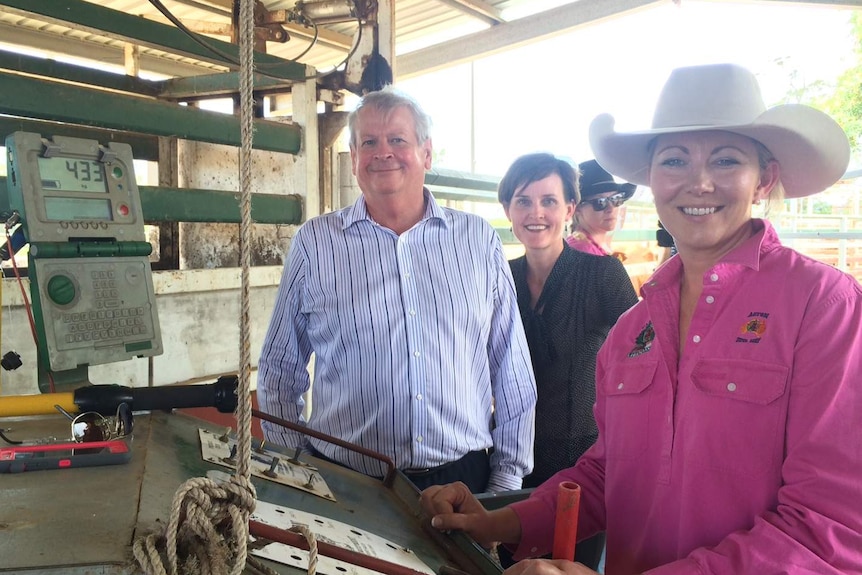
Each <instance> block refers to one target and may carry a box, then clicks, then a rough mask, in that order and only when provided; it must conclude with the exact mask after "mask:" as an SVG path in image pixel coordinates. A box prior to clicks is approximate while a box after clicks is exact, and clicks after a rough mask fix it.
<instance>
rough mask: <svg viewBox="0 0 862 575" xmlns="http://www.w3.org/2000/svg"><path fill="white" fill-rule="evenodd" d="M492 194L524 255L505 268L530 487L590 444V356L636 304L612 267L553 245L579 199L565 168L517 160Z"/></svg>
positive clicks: (612, 262) (541, 157)
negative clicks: (528, 359) (511, 287)
mask: <svg viewBox="0 0 862 575" xmlns="http://www.w3.org/2000/svg"><path fill="white" fill-rule="evenodd" d="M497 195H498V199H499V200H500V203H501V204H502V205H503V208H504V210H505V211H506V216H507V217H508V218H509V220H511V222H512V231H513V233H514V234H515V237H516V238H518V240H519V241H520V242H521V243H522V244H523V245H524V250H525V254H524V255H523V256H522V257H519V258H517V259H514V260H511V261H510V262H509V264H510V266H511V268H512V276H513V278H514V280H515V289H516V291H517V294H518V307H519V309H520V310H521V319H522V320H523V323H524V330H525V331H526V333H527V343H528V345H529V347H530V355H531V356H532V360H533V370H534V372H535V374H536V389H537V393H538V401H537V404H536V441H535V446H534V449H533V452H534V454H535V463H534V467H533V472H532V473H531V474H530V475H528V476H527V477H525V478H524V487H536V486H537V485H539V484H541V483H542V482H543V481H545V480H546V479H548V478H549V477H551V476H552V475H553V474H554V473H556V472H557V471H559V470H561V469H565V468H566V467H569V466H571V465H574V463H575V461H577V459H578V457H580V456H581V454H582V453H583V452H584V451H586V450H587V449H588V448H589V447H590V446H591V445H592V444H593V443H595V441H596V422H595V418H594V416H593V404H594V403H595V399H596V396H595V367H596V353H597V352H598V351H599V348H600V347H601V345H602V343H604V341H605V337H607V335H608V331H609V330H610V329H611V327H612V326H613V325H614V324H615V323H616V321H617V318H619V317H620V315H621V314H622V313H623V312H624V311H626V310H627V309H628V308H630V307H631V306H633V305H634V304H635V303H637V296H636V295H635V292H634V288H632V284H631V281H629V278H628V275H627V273H626V270H625V268H623V266H622V264H621V263H620V262H619V261H617V260H616V259H614V258H600V257H595V256H593V255H588V254H585V253H582V252H579V251H576V250H573V249H571V248H569V247H568V246H567V245H566V243H565V241H563V228H564V227H565V224H566V222H568V221H570V220H571V218H572V214H573V212H574V210H575V205H576V204H577V203H578V199H579V192H578V182H577V172H576V171H575V168H573V167H572V166H571V165H569V164H568V163H566V162H565V161H563V160H560V159H558V158H556V157H554V156H553V155H551V154H544V153H538V154H528V155H525V156H521V157H520V158H518V159H517V160H515V162H514V163H513V164H512V166H511V167H510V168H509V170H508V171H507V172H506V175H505V176H504V177H503V179H502V180H501V181H500V186H499V189H498V194H497Z"/></svg>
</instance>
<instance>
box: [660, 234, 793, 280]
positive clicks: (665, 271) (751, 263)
mask: <svg viewBox="0 0 862 575" xmlns="http://www.w3.org/2000/svg"><path fill="white" fill-rule="evenodd" d="M751 222H752V225H753V227H754V235H752V236H751V237H750V238H748V239H747V240H745V241H744V242H742V243H741V244H740V245H738V246H737V247H735V248H734V249H733V250H731V251H730V252H728V253H727V254H725V255H724V257H723V258H721V260H719V262H718V263H716V264H715V266H713V268H715V267H716V266H720V265H727V264H735V265H741V266H746V267H748V268H751V269H753V270H758V269H760V258H761V257H763V255H764V254H766V253H767V252H770V251H772V250H773V249H775V248H776V247H778V246H780V245H781V242H780V241H779V239H778V234H777V233H776V232H775V228H773V227H772V224H771V223H770V222H769V221H767V220H761V219H759V218H752V220H751ZM681 274H682V259H680V258H679V257H678V256H677V257H673V258H671V259H670V260H668V261H667V263H665V264H664V265H662V266H661V267H659V269H657V270H656V272H655V273H654V274H653V276H652V278H651V279H650V281H648V282H647V283H646V284H645V285H644V287H647V286H649V287H650V288H652V289H661V288H662V287H666V286H667V285H668V284H676V283H678V281H679V278H680V275H681ZM648 291H649V290H648Z"/></svg>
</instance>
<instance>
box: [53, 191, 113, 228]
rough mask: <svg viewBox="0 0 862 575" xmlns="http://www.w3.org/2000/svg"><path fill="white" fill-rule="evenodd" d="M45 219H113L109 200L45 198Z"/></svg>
mask: <svg viewBox="0 0 862 575" xmlns="http://www.w3.org/2000/svg"><path fill="white" fill-rule="evenodd" d="M45 217H46V218H48V219H49V220H54V221H61V222H62V221H70V220H108V221H111V220H113V219H114V217H113V214H112V213H111V202H110V201H109V200H96V199H92V200H91V199H90V198H62V197H61V198H58V197H54V196H47V197H45Z"/></svg>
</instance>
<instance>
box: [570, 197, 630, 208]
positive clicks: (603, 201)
mask: <svg viewBox="0 0 862 575" xmlns="http://www.w3.org/2000/svg"><path fill="white" fill-rule="evenodd" d="M627 199H628V198H627V197H626V195H625V194H622V193H620V194H614V195H612V196H608V197H606V198H593V199H591V200H583V201H582V202H581V203H580V204H578V205H579V206H583V205H584V204H589V205H591V206H592V207H593V209H594V210H596V211H597V212H603V211H605V210H606V209H608V206H613V207H615V208H618V207H620V206H621V205H623V204H624V203H626V200H627Z"/></svg>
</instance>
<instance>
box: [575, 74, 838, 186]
mask: <svg viewBox="0 0 862 575" xmlns="http://www.w3.org/2000/svg"><path fill="white" fill-rule="evenodd" d="M704 130H725V131H727V132H733V133H735V134H742V135H743V136H748V137H749V138H752V139H754V140H757V141H758V142H760V143H761V144H763V145H764V146H766V147H767V149H769V151H770V152H771V153H772V154H773V156H775V159H776V160H778V164H779V165H780V167H781V183H782V185H783V186H784V191H785V196H786V197H788V198H798V197H802V196H808V195H811V194H816V193H818V192H821V191H823V190H825V189H826V188H828V187H829V186H831V185H832V184H834V183H835V182H836V181H838V179H840V178H841V176H842V175H843V174H844V172H845V171H846V170H847V164H848V162H849V161H850V144H849V142H848V141H847V135H846V134H845V133H844V130H842V129H841V126H839V125H838V124H837V123H836V122H835V121H834V120H833V119H832V118H830V117H829V116H827V115H826V114H824V113H823V112H820V111H818V110H815V109H814V108H811V107H809V106H804V105H801V104H785V105H781V106H775V107H773V108H770V109H768V110H767V109H766V106H765V105H764V103H763V97H762V96H761V95H760V86H759V85H758V83H757V78H755V77H754V74H752V73H751V72H750V71H748V70H746V69H745V68H743V67H741V66H737V65H735V64H713V65H708V66H691V67H688V68H678V69H676V70H674V71H673V72H671V75H670V78H668V80H667V83H666V84H665V85H664V89H663V90H662V92H661V95H660V96H659V100H658V104H657V105H656V109H655V115H654V116H653V123H652V129H651V130H646V131H642V132H628V133H622V132H615V131H614V119H613V117H612V116H610V115H608V114H602V115H600V116H598V117H597V118H595V119H594V120H593V122H592V124H590V145H591V146H592V148H593V153H594V154H595V157H596V160H598V162H599V163H600V164H601V165H602V166H603V167H604V168H605V169H606V170H607V171H609V172H610V173H612V174H614V175H615V176H618V177H620V178H622V179H624V180H626V181H629V182H634V183H635V184H642V185H646V186H648V185H649V165H650V160H651V157H650V150H649V144H650V142H651V141H652V140H653V138H655V137H656V136H658V135H660V134H671V133H680V132H697V131H704Z"/></svg>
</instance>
